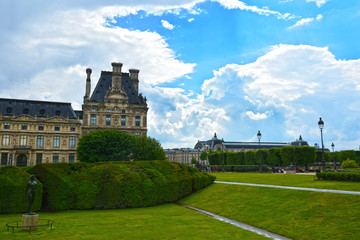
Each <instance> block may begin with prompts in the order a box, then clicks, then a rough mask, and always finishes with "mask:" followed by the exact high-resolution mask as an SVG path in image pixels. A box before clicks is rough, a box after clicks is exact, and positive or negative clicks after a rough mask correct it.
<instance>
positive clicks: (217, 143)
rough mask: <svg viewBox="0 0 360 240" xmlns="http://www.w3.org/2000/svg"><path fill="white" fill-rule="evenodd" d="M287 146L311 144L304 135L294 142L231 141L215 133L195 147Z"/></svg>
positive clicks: (233, 148)
mask: <svg viewBox="0 0 360 240" xmlns="http://www.w3.org/2000/svg"><path fill="white" fill-rule="evenodd" d="M285 146H309V144H308V143H307V142H306V141H303V140H302V137H301V136H300V138H299V139H297V140H296V141H294V142H291V143H286V142H260V145H259V142H230V141H224V139H221V140H220V139H219V138H218V137H217V136H216V133H215V134H214V137H213V138H212V139H210V140H207V141H200V140H199V141H198V142H197V143H196V144H195V146H194V148H195V149H205V150H207V151H209V150H213V151H218V150H221V149H223V150H227V151H229V152H241V151H248V150H257V149H269V148H275V147H276V148H282V147H285Z"/></svg>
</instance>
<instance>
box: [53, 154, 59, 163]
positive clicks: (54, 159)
mask: <svg viewBox="0 0 360 240" xmlns="http://www.w3.org/2000/svg"><path fill="white" fill-rule="evenodd" d="M57 162H59V154H58V153H54V154H53V163H57Z"/></svg>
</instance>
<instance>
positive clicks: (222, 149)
mask: <svg viewBox="0 0 360 240" xmlns="http://www.w3.org/2000/svg"><path fill="white" fill-rule="evenodd" d="M221 158H222V164H223V169H222V170H223V172H225V164H224V141H222V142H221Z"/></svg>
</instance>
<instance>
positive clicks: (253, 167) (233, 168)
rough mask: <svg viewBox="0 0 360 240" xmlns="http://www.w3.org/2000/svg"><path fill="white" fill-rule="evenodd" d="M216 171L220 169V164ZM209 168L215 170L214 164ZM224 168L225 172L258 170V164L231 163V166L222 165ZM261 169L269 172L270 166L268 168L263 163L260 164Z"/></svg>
mask: <svg viewBox="0 0 360 240" xmlns="http://www.w3.org/2000/svg"><path fill="white" fill-rule="evenodd" d="M217 166H218V169H217V171H218V172H221V171H222V165H217ZM211 170H212V171H215V165H211ZM224 170H225V172H258V171H259V166H258V165H233V166H228V165H224ZM261 170H262V172H269V171H271V169H270V168H268V166H266V165H263V166H261Z"/></svg>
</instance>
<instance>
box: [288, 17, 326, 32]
mask: <svg viewBox="0 0 360 240" xmlns="http://www.w3.org/2000/svg"><path fill="white" fill-rule="evenodd" d="M322 18H323V16H322V15H321V14H318V15H317V16H316V18H302V19H300V20H299V21H297V22H296V23H295V24H294V25H292V26H290V27H289V29H293V28H296V27H300V26H304V25H308V24H309V23H311V22H313V21H315V20H317V21H320V20H321V19H322Z"/></svg>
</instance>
